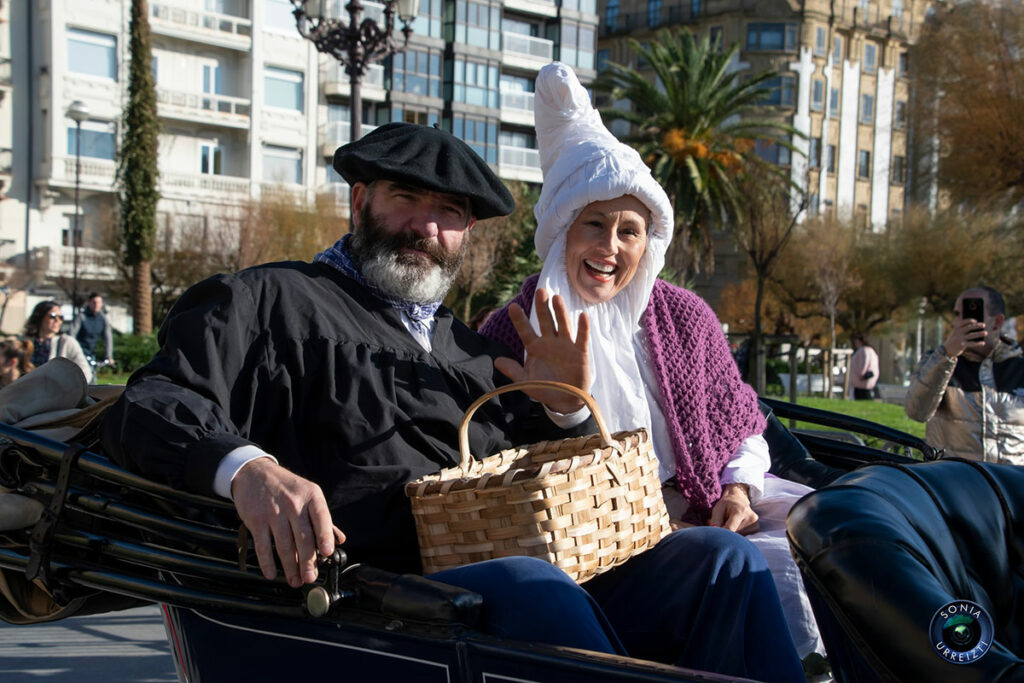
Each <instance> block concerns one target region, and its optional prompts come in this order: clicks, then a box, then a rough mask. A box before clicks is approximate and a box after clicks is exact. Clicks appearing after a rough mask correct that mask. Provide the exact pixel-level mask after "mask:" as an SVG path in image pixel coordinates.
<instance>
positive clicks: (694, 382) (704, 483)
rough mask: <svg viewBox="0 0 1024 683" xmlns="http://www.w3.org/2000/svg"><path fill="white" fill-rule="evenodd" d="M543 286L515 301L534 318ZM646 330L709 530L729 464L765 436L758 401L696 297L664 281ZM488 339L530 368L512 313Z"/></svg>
mask: <svg viewBox="0 0 1024 683" xmlns="http://www.w3.org/2000/svg"><path fill="white" fill-rule="evenodd" d="M537 280H538V276H537V275H533V276H531V277H529V278H527V280H526V282H524V283H523V288H522V290H521V291H520V292H519V294H518V295H517V296H516V298H515V299H513V301H514V302H515V303H517V304H519V305H520V306H522V308H523V310H525V311H526V313H527V315H529V313H530V310H531V309H532V307H533V295H534V291H535V290H536V288H537ZM640 325H641V327H642V328H643V330H644V333H645V341H646V343H647V349H648V352H649V354H650V360H651V365H652V367H653V368H654V375H655V377H657V378H658V392H659V395H660V397H661V410H662V412H663V413H664V414H665V419H666V420H667V421H668V433H669V437H670V439H671V441H672V449H673V450H674V451H675V460H676V482H677V483H678V486H679V490H680V492H681V493H682V494H683V496H684V497H685V498H686V500H688V501H689V503H690V511H689V513H688V514H687V517H689V518H691V519H694V518H696V519H699V520H700V521H701V522H704V521H706V519H707V517H708V515H709V514H710V511H711V506H712V505H714V503H715V502H716V501H717V500H718V499H719V498H720V497H721V496H722V484H721V482H720V480H719V478H720V475H721V473H722V469H723V468H724V467H725V464H726V463H727V462H728V461H729V459H730V458H731V457H732V456H733V454H734V453H735V452H736V449H737V448H739V445H740V444H741V443H742V442H743V441H744V440H745V439H747V438H748V437H750V436H753V435H755V434H760V433H762V432H763V431H764V429H765V420H764V417H763V416H762V415H761V411H760V410H759V409H758V406H757V394H755V393H754V390H753V389H752V388H750V386H749V385H747V384H745V383H744V382H743V380H742V379H741V378H740V374H739V370H738V369H737V367H736V363H735V362H734V361H733V359H732V356H731V354H730V353H729V346H728V343H727V342H726V340H725V335H723V334H722V328H721V326H720V324H719V322H718V318H717V317H716V316H715V313H714V311H712V310H711V307H710V306H708V305H707V303H706V302H705V301H704V300H703V299H701V298H700V297H699V296H697V295H696V294H694V293H693V292H690V291H687V290H685V289H681V288H679V287H675V286H673V285H671V284H669V283H667V282H665V281H664V280H657V281H656V282H655V283H654V290H653V291H652V292H651V299H650V302H649V303H648V305H647V309H646V310H645V311H644V313H643V315H642V316H641V317H640ZM480 333H481V334H482V335H484V336H486V337H490V338H492V339H496V340H498V341H500V342H503V343H504V344H506V345H507V346H508V347H509V348H510V349H512V350H513V351H514V352H515V354H516V356H517V357H518V359H519V360H520V361H522V359H523V344H522V341H520V339H519V335H518V334H517V333H516V330H515V327H514V326H513V325H512V320H511V318H510V317H509V315H508V306H507V305H506V306H505V307H504V308H502V309H500V310H498V311H495V312H494V313H492V314H491V316H490V317H488V319H487V322H486V323H485V324H484V325H483V327H482V328H481V329H480ZM623 351H624V352H627V353H632V351H633V350H632V349H623ZM602 407H603V408H604V409H605V410H608V409H609V408H608V407H606V406H602Z"/></svg>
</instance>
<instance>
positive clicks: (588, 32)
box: [558, 21, 594, 69]
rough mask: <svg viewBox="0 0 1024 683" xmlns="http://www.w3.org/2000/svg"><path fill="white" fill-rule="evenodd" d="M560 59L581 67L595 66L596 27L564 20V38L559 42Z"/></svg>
mask: <svg viewBox="0 0 1024 683" xmlns="http://www.w3.org/2000/svg"><path fill="white" fill-rule="evenodd" d="M558 50H559V56H560V60H559V61H561V62H562V63H564V64H568V65H569V66H578V67H580V68H581V69H593V68H594V29H593V27H591V26H588V25H582V24H578V23H576V22H575V21H563V22H562V40H561V43H560V44H559V48H558Z"/></svg>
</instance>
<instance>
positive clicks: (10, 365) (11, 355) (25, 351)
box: [0, 337, 35, 387]
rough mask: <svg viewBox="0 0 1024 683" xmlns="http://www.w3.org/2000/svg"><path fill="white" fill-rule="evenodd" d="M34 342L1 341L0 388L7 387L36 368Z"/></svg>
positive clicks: (10, 339)
mask: <svg viewBox="0 0 1024 683" xmlns="http://www.w3.org/2000/svg"><path fill="white" fill-rule="evenodd" d="M34 367H35V366H34V365H32V342H30V341H28V340H27V339H14V338H13V337H12V338H8V339H0V387H5V386H7V385H8V384H10V383H11V382H13V381H14V380H16V379H18V378H19V377H21V376H22V375H24V374H25V373H26V372H28V371H29V370H31V369H32V368H34Z"/></svg>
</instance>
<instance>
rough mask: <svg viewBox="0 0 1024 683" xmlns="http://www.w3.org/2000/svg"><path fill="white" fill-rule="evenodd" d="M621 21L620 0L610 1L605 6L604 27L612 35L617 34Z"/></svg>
mask: <svg viewBox="0 0 1024 683" xmlns="http://www.w3.org/2000/svg"><path fill="white" fill-rule="evenodd" d="M618 21H619V0H608V4H607V5H605V6H604V25H605V26H607V27H608V31H609V32H610V33H614V32H615V28H616V23H617V22H618Z"/></svg>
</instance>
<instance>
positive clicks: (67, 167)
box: [51, 156, 117, 192]
mask: <svg viewBox="0 0 1024 683" xmlns="http://www.w3.org/2000/svg"><path fill="white" fill-rule="evenodd" d="M51 173H52V176H53V180H54V181H55V182H56V184H59V185H63V186H64V187H73V186H74V184H75V157H73V156H71V157H53V162H52V166H51ZM116 175H117V163H115V162H113V161H108V160H107V159H91V158H89V157H82V175H81V185H82V188H83V189H88V190H100V191H107V192H109V191H111V190H113V189H114V179H115V177H116Z"/></svg>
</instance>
